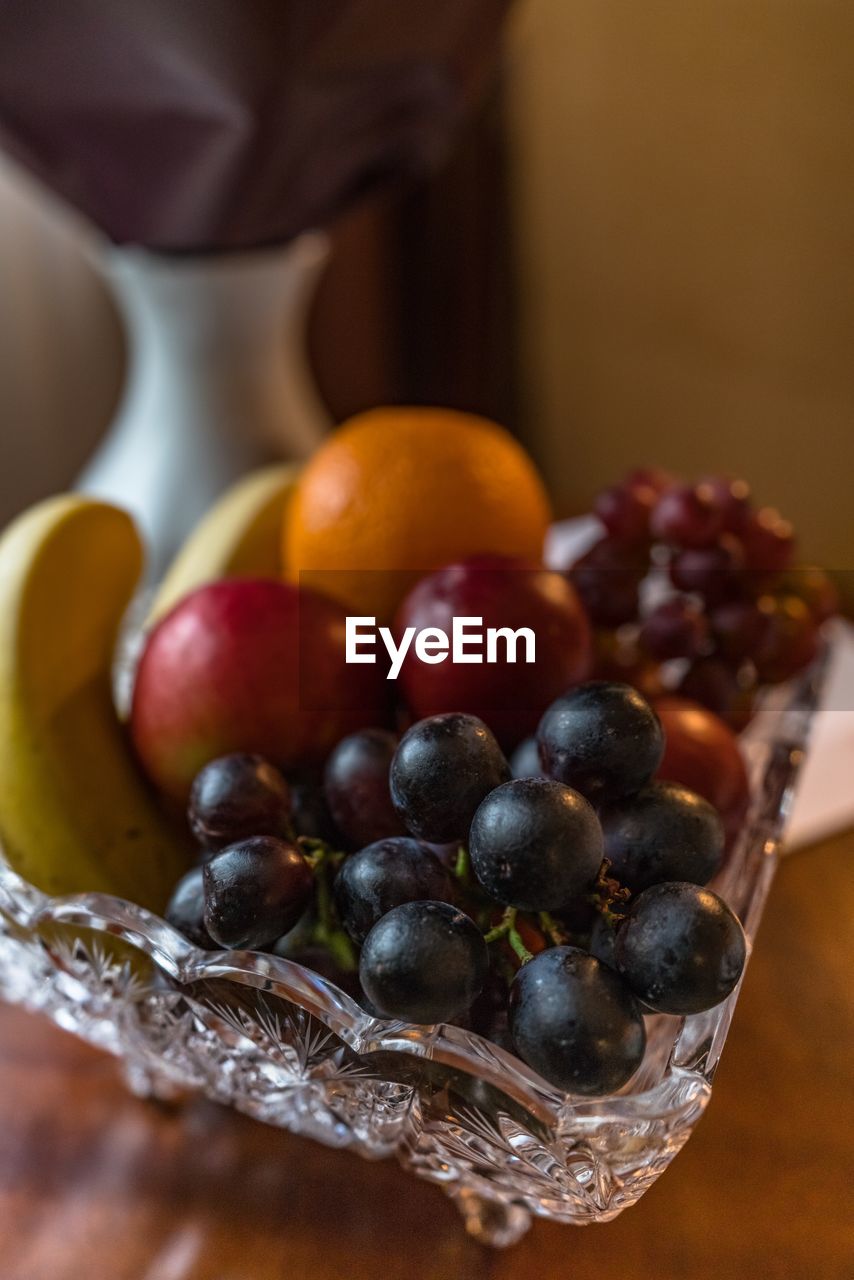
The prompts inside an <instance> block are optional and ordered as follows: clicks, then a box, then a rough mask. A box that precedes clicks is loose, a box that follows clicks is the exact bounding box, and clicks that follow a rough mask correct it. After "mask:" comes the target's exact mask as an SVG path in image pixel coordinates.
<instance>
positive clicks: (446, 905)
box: [167, 682, 745, 1096]
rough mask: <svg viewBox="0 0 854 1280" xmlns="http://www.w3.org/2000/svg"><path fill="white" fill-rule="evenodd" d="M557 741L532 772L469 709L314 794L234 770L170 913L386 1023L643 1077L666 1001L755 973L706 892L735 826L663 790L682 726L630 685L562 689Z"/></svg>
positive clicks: (678, 792) (208, 773) (217, 767)
mask: <svg viewBox="0 0 854 1280" xmlns="http://www.w3.org/2000/svg"><path fill="white" fill-rule="evenodd" d="M701 714H705V713H701ZM536 747H537V752H536V758H535V760H533V761H532V762H531V768H530V770H529V771H528V773H527V775H526V776H522V777H519V776H517V777H511V769H510V766H509V764H508V762H507V759H506V758H505V756H504V754H503V752H502V750H501V747H500V745H499V742H498V740H497V739H496V737H495V736H494V735H493V733H492V732H491V730H490V729H489V728H488V727H487V725H486V724H485V723H484V722H483V721H482V720H480V719H478V718H477V717H476V716H473V715H470V714H467V713H463V712H449V713H444V714H439V715H434V716H429V717H427V718H425V719H423V720H420V721H418V722H417V723H416V724H414V725H412V726H411V727H410V728H409V729H408V730H407V731H406V733H404V735H403V736H402V738H400V739H399V740H398V739H396V738H395V737H394V735H392V734H390V733H388V732H386V731H384V730H376V729H365V730H362V731H360V732H358V733H355V734H352V735H350V736H348V737H347V738H345V739H343V740H342V741H341V742H340V743H339V744H338V746H337V747H336V748H335V750H334V751H333V752H332V755H331V756H330V757H329V759H328V761H327V763H326V766H325V769H324V773H323V778H322V781H321V782H320V784H319V785H318V784H317V783H315V785H314V787H313V789H312V788H311V787H310V786H309V787H307V786H306V784H305V783H304V782H302V783H299V784H290V783H288V782H287V781H286V780H285V778H284V777H283V776H282V774H281V773H280V772H279V771H278V770H277V769H275V768H274V767H273V766H272V765H271V764H269V763H268V762H266V761H265V760H263V759H261V758H260V757H257V756H250V755H232V756H227V757H223V758H221V759H218V760H214V761H212V762H211V763H210V764H208V765H207V766H206V767H205V768H204V769H203V770H202V772H201V773H200V774H199V775H198V777H197V778H196V780H195V783H194V785H193V790H192V795H191V800H190V808H189V815H188V816H189V821H190V826H191V829H192V831H193V833H194V834H195V836H196V838H197V840H198V841H199V843H200V845H201V858H202V861H201V864H200V865H199V866H198V867H197V868H196V869H194V870H193V871H191V872H189V873H188V875H187V876H185V877H184V879H183V880H182V881H181V882H180V884H179V885H178V886H177V888H176V890H175V892H174V894H173V897H172V900H171V902H170V904H169V907H168V909H167V918H168V919H169V920H170V921H171V922H172V923H173V924H174V925H175V927H176V928H178V929H180V930H181V931H182V932H183V933H184V934H185V935H186V936H187V937H188V938H189V940H190V941H191V942H193V943H194V944H195V945H197V946H202V947H205V948H215V947H223V948H248V949H256V950H257V949H261V950H272V951H274V952H276V953H277V954H279V955H282V956H286V957H290V958H294V959H297V960H300V961H301V962H303V963H306V964H308V965H310V966H311V967H313V968H316V969H320V971H321V972H324V973H325V974H326V975H327V976H330V977H333V978H334V979H335V981H336V982H338V983H339V985H342V986H344V987H345V989H348V990H349V991H350V993H351V994H352V995H353V996H355V998H356V999H358V1000H359V1001H360V1002H361V1003H362V1005H363V1007H364V1008H366V1009H367V1010H368V1011H369V1012H371V1013H373V1014H376V1015H378V1016H380V1017H386V1018H392V1019H400V1020H403V1021H406V1022H415V1023H426V1024H431V1023H436V1022H450V1021H453V1022H456V1023H457V1024H458V1025H461V1026H465V1027H467V1028H470V1029H471V1030H473V1031H475V1032H477V1033H480V1034H483V1035H486V1036H489V1037H490V1038H491V1039H493V1040H494V1041H496V1042H497V1043H499V1044H501V1045H502V1046H504V1047H507V1048H509V1049H511V1050H512V1051H513V1052H515V1053H516V1054H518V1055H519V1056H520V1057H521V1058H523V1059H524V1061H525V1062H527V1063H528V1064H529V1065H530V1066H531V1067H532V1068H534V1070H536V1071H537V1072H539V1074H540V1075H541V1076H543V1077H544V1078H545V1079H546V1080H548V1081H550V1082H551V1083H552V1084H554V1085H556V1086H557V1087H558V1088H561V1089H563V1090H566V1091H568V1092H571V1093H576V1094H580V1095H587V1096H596V1095H601V1094H605V1093H610V1092H611V1091H613V1090H616V1089H619V1088H621V1087H622V1086H623V1085H624V1084H625V1083H626V1082H627V1081H628V1080H629V1079H630V1078H631V1077H632V1075H633V1074H634V1072H635V1071H636V1070H637V1068H638V1066H639V1064H640V1062H641V1060H642V1058H643V1054H644V1048H645V1043H646V1035H645V1029H644V1015H645V1014H646V1013H648V1012H650V1011H657V1012H664V1013H671V1014H677V1015H686V1014H691V1013H695V1012H699V1011H701V1010H703V1009H708V1008H711V1007H712V1006H713V1005H716V1004H718V1003H719V1002H720V1001H721V1000H723V999H725V998H726V996H727V995H728V994H729V993H730V991H732V989H733V987H734V986H735V984H736V982H737V981H738V978H739V976H740V974H741V972H742V968H743V965H744V961H745V940H744V935H743V932H742V929H741V925H740V924H739V922H738V920H737V919H736V917H735V916H734V915H733V913H732V912H731V911H730V909H729V908H728V907H727V905H726V904H725V903H724V902H723V900H722V899H721V898H719V897H718V896H717V895H716V894H714V893H713V892H711V891H710V890H709V889H707V888H706V887H705V886H706V885H707V883H708V882H709V880H710V879H711V878H712V877H713V876H714V875H715V874H716V872H717V871H718V869H719V867H720V865H721V861H722V859H723V856H724V846H725V832H724V826H723V823H722V822H721V818H720V816H719V814H718V812H717V810H716V809H715V808H714V807H713V806H712V805H711V804H710V803H709V802H708V801H707V800H705V799H703V798H701V796H700V795H698V794H695V793H694V792H693V791H690V790H689V789H688V788H687V787H685V786H682V785H678V784H675V783H670V782H660V781H654V779H655V776H656V774H657V771H658V770H659V768H660V767H661V764H662V760H663V756H664V749H665V735H664V731H663V728H662V723H661V720H660V719H659V717H658V715H657V714H656V712H655V711H654V710H653V709H652V707H651V706H650V705H649V704H648V703H647V702H646V701H645V699H644V698H643V697H641V695H640V694H639V693H638V692H637V691H636V690H635V689H633V688H631V687H630V686H628V685H626V684H618V683H603V682H596V683H592V684H585V685H581V686H579V687H577V688H576V689H573V690H571V691H570V692H568V693H564V694H562V695H561V696H560V697H558V698H557V699H556V700H555V701H553V702H552V703H551V704H550V705H549V706H548V707H547V709H546V711H545V713H544V715H543V717H542V719H541V721H540V724H539V727H538V730H537V736H536ZM309 797H312V798H311V802H309ZM320 830H323V831H324V832H325V833H326V834H327V836H330V838H331V843H330V839H324V838H322V837H320V836H318V834H317V832H318V831H320Z"/></svg>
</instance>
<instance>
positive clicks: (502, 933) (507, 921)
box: [483, 907, 534, 964]
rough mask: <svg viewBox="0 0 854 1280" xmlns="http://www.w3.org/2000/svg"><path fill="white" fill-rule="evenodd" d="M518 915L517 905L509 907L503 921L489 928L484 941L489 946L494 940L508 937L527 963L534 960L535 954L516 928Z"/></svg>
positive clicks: (524, 962) (520, 956) (502, 918)
mask: <svg viewBox="0 0 854 1280" xmlns="http://www.w3.org/2000/svg"><path fill="white" fill-rule="evenodd" d="M517 915H518V912H517V909H516V907H508V908H507V909H506V911H505V912H504V915H503V916H502V917H501V922H500V923H499V924H497V925H495V927H494V928H492V929H490V930H489V933H487V934H485V935H484V939H483V940H484V942H485V943H486V944H487V946H489V944H490V943H492V942H498V941H499V939H501V938H506V939H507V941H508V942H509V944H510V946H511V947H512V948H513V950H514V951H515V953H516V955H517V956H518V957H519V959H520V960H521V961H522V964H527V963H528V961H529V960H533V958H534V957H533V955H532V954H531V952H530V951H529V950H528V948H527V947H526V946H525V944H524V942H523V941H522V935H521V934H520V933H519V930H518V929H517V928H516V916H517Z"/></svg>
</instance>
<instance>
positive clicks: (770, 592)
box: [566, 468, 837, 729]
mask: <svg viewBox="0 0 854 1280" xmlns="http://www.w3.org/2000/svg"><path fill="white" fill-rule="evenodd" d="M593 509H594V513H595V515H596V516H597V517H598V519H599V521H600V524H601V528H602V533H601V536H600V537H599V539H598V540H597V541H596V542H595V543H594V545H593V546H592V547H589V548H588V549H587V550H586V551H585V552H584V553H583V554H582V555H580V556H578V557H577V558H576V559H575V560H574V562H572V563H570V564H569V565H567V566H566V573H567V576H568V577H569V580H570V581H571V582H572V583H573V585H574V586H575V588H576V590H577V591H578V593H579V595H580V596H581V598H582V600H583V602H584V604H585V607H586V608H587V610H588V613H589V616H590V620H591V622H592V623H593V625H594V627H595V628H596V633H597V634H596V641H597V649H598V651H599V653H600V654H602V655H603V657H604V658H605V662H604V663H603V665H602V666H601V667H600V668H599V673H600V674H611V673H612V672H613V669H614V664H615V661H617V662H619V663H620V664H622V666H623V668H624V669H625V670H630V669H636V670H637V671H638V673H639V678H640V676H641V674H642V678H643V680H644V681H645V682H647V684H648V682H649V681H650V679H651V665H652V666H654V667H656V668H658V675H659V678H660V679H661V680H662V682H663V684H664V686H665V688H666V690H667V692H669V693H672V694H678V695H681V696H683V697H686V698H689V699H691V700H693V701H695V702H699V703H701V704H702V705H703V706H705V707H707V708H708V709H709V710H711V711H714V712H715V713H716V714H717V715H719V716H721V717H722V718H723V719H725V720H726V721H727V722H728V723H729V724H731V725H732V726H733V727H734V728H736V729H740V728H743V727H744V726H745V724H746V723H747V722H748V721H749V719H750V717H751V714H752V710H753V706H754V703H755V698H756V695H757V693H758V692H759V691H760V690H761V688H762V687H763V686H765V685H767V684H777V683H780V682H781V681H784V680H788V679H789V678H790V677H791V676H793V675H796V674H797V673H798V672H799V671H802V670H804V669H805V668H806V667H808V666H809V664H810V663H811V662H812V661H813V660H814V658H815V657H816V654H817V652H818V649H819V641H820V628H821V626H822V624H823V623H824V622H825V621H826V620H827V619H828V618H829V617H830V616H831V615H832V614H833V613H834V612H835V611H836V608H837V595H836V591H835V588H834V586H833V583H832V582H831V580H830V578H828V576H827V575H826V574H825V573H824V572H823V571H822V570H820V569H817V568H815V567H811V566H808V567H803V568H798V567H796V566H795V553H796V541H795V535H794V530H793V528H792V526H791V524H790V523H789V522H788V521H787V520H785V519H783V517H782V516H781V515H780V513H779V512H778V511H776V510H775V509H774V508H772V507H757V506H755V505H754V503H753V501H752V498H751V493H750V487H749V485H748V484H747V483H746V482H745V481H744V480H740V479H733V478H731V477H728V476H711V477H708V476H707V477H704V478H703V479H701V480H700V481H699V482H698V483H696V484H686V483H684V482H683V481H681V480H679V479H677V478H676V477H674V476H670V475H668V474H667V473H665V472H662V471H658V470H655V469H650V468H647V469H645V470H641V471H633V472H630V473H629V474H628V475H627V476H626V477H625V478H624V479H623V480H622V481H620V482H619V483H618V484H616V485H614V486H612V487H611V488H609V489H606V490H604V491H603V492H602V493H600V494H599V495H598V497H597V498H596V500H595V502H594V506H593Z"/></svg>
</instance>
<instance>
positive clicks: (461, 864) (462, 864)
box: [454, 844, 471, 885]
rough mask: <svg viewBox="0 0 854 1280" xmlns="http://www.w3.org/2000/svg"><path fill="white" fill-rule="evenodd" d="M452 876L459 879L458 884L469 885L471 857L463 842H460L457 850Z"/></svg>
mask: <svg viewBox="0 0 854 1280" xmlns="http://www.w3.org/2000/svg"><path fill="white" fill-rule="evenodd" d="M454 877H455V878H456V879H457V880H459V882H460V884H463V885H469V884H470V883H471V858H470V857H469V851H468V849H467V847H466V846H465V845H464V844H461V845H460V847H459V849H458V850H457V860H456V862H455V863H454Z"/></svg>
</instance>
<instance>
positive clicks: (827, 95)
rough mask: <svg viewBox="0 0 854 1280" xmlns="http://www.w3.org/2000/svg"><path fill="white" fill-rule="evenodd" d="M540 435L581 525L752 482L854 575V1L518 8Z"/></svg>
mask: <svg viewBox="0 0 854 1280" xmlns="http://www.w3.org/2000/svg"><path fill="white" fill-rule="evenodd" d="M509 79H510V84H511V100H510V109H509V112H508V114H509V117H510V124H511V129H512V137H513V155H514V160H515V174H516V183H515V192H516V194H515V209H516V218H517V224H518V241H519V265H520V273H519V274H520V284H521V289H522V306H523V312H522V320H523V324H522V328H523V334H524V338H523V365H524V380H525V385H526V390H527V406H528V430H529V433H530V436H531V438H532V441H533V444H534V447H535V450H536V451H537V453H538V455H539V457H540V458H541V460H542V461H543V462H544V463H545V464H546V467H547V469H548V472H549V474H550V478H551V481H552V484H553V487H554V489H555V491H556V494H557V495H558V499H559V502H560V503H561V504H562V506H563V507H564V509H567V510H572V509H576V508H580V507H583V506H584V504H585V503H586V502H587V501H588V500H589V496H590V494H591V492H592V491H593V490H594V488H595V486H597V485H598V484H600V483H601V482H603V481H606V480H607V479H608V478H609V477H611V476H613V475H614V473H615V472H616V471H619V469H620V468H621V467H623V466H625V465H627V464H629V463H632V462H634V461H640V460H642V459H654V460H657V461H659V462H662V463H665V464H669V465H673V466H678V467H680V468H686V469H688V470H697V469H700V468H725V469H734V470H738V471H741V472H743V473H746V474H747V475H749V476H750V477H751V478H752V480H753V482H754V486H755V488H756V489H757V490H758V491H759V492H760V493H761V496H762V497H763V498H764V499H766V500H769V499H770V500H771V501H773V502H775V503H776V504H777V505H779V506H781V507H782V508H784V510H785V511H786V513H787V514H790V515H791V516H792V518H793V519H795V520H796V521H797V522H798V523H799V525H800V526H801V528H802V531H805V532H806V534H807V536H806V538H805V542H806V544H807V549H808V550H809V552H810V553H811V554H812V555H813V556H815V557H816V558H818V559H820V560H822V561H823V562H824V563H826V564H829V565H831V566H834V567H840V566H847V567H852V568H854V3H852V0H668V2H667V3H664V2H662V0H521V2H520V6H519V8H518V9H517V11H516V21H515V24H514V27H513V29H512V32H511V41H510V76H509Z"/></svg>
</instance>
